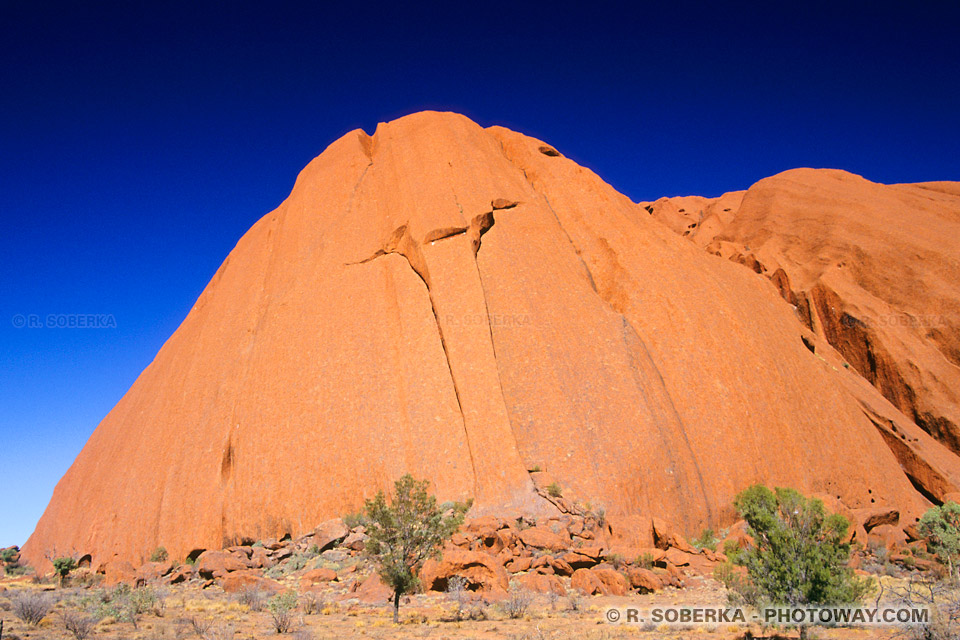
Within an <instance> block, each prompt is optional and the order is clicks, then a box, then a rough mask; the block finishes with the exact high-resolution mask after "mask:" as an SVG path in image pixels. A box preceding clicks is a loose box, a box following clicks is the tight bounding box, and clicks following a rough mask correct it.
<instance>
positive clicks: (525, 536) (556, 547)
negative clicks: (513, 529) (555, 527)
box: [517, 527, 567, 551]
mask: <svg viewBox="0 0 960 640" xmlns="http://www.w3.org/2000/svg"><path fill="white" fill-rule="evenodd" d="M517 537H518V538H520V541H521V542H523V544H525V545H526V546H528V547H533V548H534V549H549V550H550V551H560V550H563V549H565V548H566V547H567V543H566V542H564V540H563V538H561V537H560V536H559V535H557V534H556V533H554V532H553V531H550V530H549V529H545V528H542V527H531V528H529V529H524V530H523V531H521V532H520V533H519V534H518V535H517Z"/></svg>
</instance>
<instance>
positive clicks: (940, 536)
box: [917, 502, 960, 574]
mask: <svg viewBox="0 0 960 640" xmlns="http://www.w3.org/2000/svg"><path fill="white" fill-rule="evenodd" d="M917 528H918V530H919V531H920V535H922V536H923V537H924V538H926V541H927V549H929V550H930V552H931V553H933V554H934V555H936V556H937V558H938V559H939V560H940V562H942V563H943V564H945V565H947V566H948V567H950V570H951V571H950V573H951V574H952V573H953V569H954V568H955V567H956V561H957V556H958V555H960V505H958V504H957V503H956V502H947V503H945V504H943V505H942V506H939V507H933V508H931V509H930V510H928V511H927V512H926V513H925V514H923V516H922V517H921V518H920V524H919V525H918V527H917Z"/></svg>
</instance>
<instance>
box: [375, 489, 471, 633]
mask: <svg viewBox="0 0 960 640" xmlns="http://www.w3.org/2000/svg"><path fill="white" fill-rule="evenodd" d="M429 486H430V483H429V482H428V481H426V480H422V481H418V480H415V479H414V478H413V476H411V475H410V474H406V475H404V476H403V477H402V478H400V479H399V480H397V481H396V483H395V485H394V495H393V496H392V497H391V499H390V502H389V504H388V503H387V498H386V496H384V494H383V492H382V491H380V492H379V493H377V495H376V496H375V497H374V498H373V500H367V501H366V503H365V505H364V510H365V512H366V519H367V521H368V522H367V527H368V528H367V534H368V535H369V536H370V539H369V540H368V541H367V544H366V547H365V550H366V553H367V554H368V555H369V556H370V557H371V559H373V560H374V561H375V562H376V563H377V564H378V565H379V567H380V569H379V573H380V577H381V578H383V581H384V582H385V583H386V584H387V585H388V586H389V587H390V588H391V589H393V621H394V623H396V622H399V619H400V596H402V595H403V594H405V593H409V592H411V591H413V589H414V588H415V587H416V586H417V584H418V583H419V581H418V579H417V576H416V572H417V571H419V569H420V567H421V566H422V565H423V562H424V561H425V560H426V559H427V558H431V557H436V556H437V555H438V554H439V551H440V546H441V545H442V544H443V542H444V540H447V539H448V538H449V537H450V536H452V535H453V533H454V532H455V531H456V530H457V528H458V527H459V526H460V525H461V524H462V523H463V516H464V514H465V513H466V512H467V510H468V509H469V508H470V502H467V503H466V504H463V503H458V502H455V503H449V504H444V505H440V506H438V505H437V499H436V498H435V497H434V496H432V495H430V494H429V493H428V491H427V489H428V487H429Z"/></svg>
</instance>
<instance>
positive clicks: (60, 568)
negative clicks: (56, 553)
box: [53, 556, 77, 587]
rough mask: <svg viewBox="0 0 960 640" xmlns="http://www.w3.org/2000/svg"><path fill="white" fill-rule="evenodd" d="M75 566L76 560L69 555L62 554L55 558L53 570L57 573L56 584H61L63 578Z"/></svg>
mask: <svg viewBox="0 0 960 640" xmlns="http://www.w3.org/2000/svg"><path fill="white" fill-rule="evenodd" d="M76 568H77V561H76V560H74V559H73V558H71V557H68V556H64V557H62V558H56V559H55V560H54V561H53V571H54V573H56V574H57V585H58V586H61V587H62V586H63V579H64V578H66V577H67V576H68V575H69V574H70V572H71V571H73V570H74V569H76Z"/></svg>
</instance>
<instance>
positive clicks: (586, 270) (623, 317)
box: [500, 142, 713, 522]
mask: <svg viewBox="0 0 960 640" xmlns="http://www.w3.org/2000/svg"><path fill="white" fill-rule="evenodd" d="M500 148H501V151H502V152H503V155H504V157H505V158H506V159H507V160H508V161H509V162H510V163H511V164H512V165H513V166H514V167H515V168H517V169H519V170H520V171H521V172H522V173H523V177H524V180H526V182H527V184H528V185H530V188H531V189H532V190H533V191H534V193H536V194H537V195H538V196H540V197H541V198H542V199H543V202H544V203H545V204H546V206H547V209H548V210H549V211H550V213H551V214H552V215H553V218H554V220H555V221H556V223H557V226H558V227H559V229H560V231H561V232H562V233H563V235H564V236H565V237H566V239H567V241H568V242H569V243H570V247H571V248H572V249H573V251H574V253H575V254H576V256H577V259H578V260H579V261H580V265H581V266H582V268H583V270H584V273H585V274H586V276H587V280H588V282H589V283H590V287H591V288H592V289H593V291H594V293H596V294H597V297H598V298H599V299H600V300H601V302H602V303H603V305H604V306H605V307H606V308H607V309H609V310H610V311H611V312H613V313H615V314H617V315H618V316H619V317H620V318H621V320H622V322H623V324H624V335H625V343H626V342H628V341H627V339H626V336H627V331H628V330H629V332H630V333H631V334H632V335H633V336H634V337H635V338H636V340H637V341H638V342H639V346H641V347H642V353H643V354H644V355H645V359H646V360H647V361H648V364H649V369H650V372H652V373H654V374H655V375H656V376H657V380H658V382H659V384H660V386H661V388H662V389H663V391H664V395H665V403H666V404H667V406H668V407H669V410H670V412H671V413H672V415H673V417H674V419H675V420H676V425H677V428H678V431H679V435H680V437H681V438H682V441H683V445H682V446H683V448H685V449H686V453H687V456H688V458H689V460H690V461H691V463H692V464H693V467H694V469H695V470H696V475H697V479H698V483H699V486H700V496H701V498H702V501H703V504H704V507H705V509H706V513H707V521H708V522H710V521H712V517H713V509H712V508H711V505H710V502H709V500H708V498H707V492H706V484H705V482H704V479H703V472H702V470H701V469H700V463H699V461H698V460H697V457H696V455H695V453H694V450H693V447H692V446H691V444H690V439H689V437H688V435H687V430H686V427H685V426H684V424H683V420H682V418H681V417H680V414H679V412H678V411H677V409H676V406H675V405H674V403H673V399H672V398H671V397H670V394H669V392H668V391H667V387H666V383H665V382H664V380H663V375H662V374H661V373H660V370H659V368H657V365H656V363H655V362H654V361H653V359H652V357H651V356H650V353H649V351H648V350H647V348H646V344H645V343H644V342H643V340H642V339H641V338H640V335H639V333H638V332H637V330H636V327H634V326H633V324H632V323H631V322H630V319H629V318H627V317H626V315H624V314H623V313H622V312H621V311H620V310H619V309H618V308H617V307H616V306H615V305H614V304H613V303H612V302H611V301H610V300H608V299H607V298H606V297H605V296H604V295H603V293H602V292H601V291H600V289H599V287H598V286H597V283H596V280H595V278H594V277H593V272H592V271H591V270H590V267H589V266H588V265H587V263H586V261H585V260H584V259H583V252H582V251H581V250H580V247H579V246H578V245H577V243H576V242H575V241H574V240H573V237H572V236H571V235H570V233H568V232H567V230H566V228H564V226H563V223H562V222H561V220H560V216H559V215H558V214H557V212H556V210H555V209H554V208H553V204H552V203H551V202H550V198H549V197H548V196H547V194H546V193H545V192H544V191H543V190H541V189H540V188H538V186H537V185H536V184H535V183H534V181H533V180H531V179H530V177H529V176H528V175H527V172H526V170H525V169H524V168H523V167H521V166H519V165H518V164H517V163H516V162H515V161H514V159H513V158H511V157H510V155H509V154H508V153H507V151H506V149H505V148H504V147H503V144H502V142H501V145H500ZM633 351H634V350H632V349H630V348H629V347H628V352H630V353H631V357H633ZM634 364H635V366H634V369H635V370H639V369H638V367H637V364H638V363H636V362H635V363H634ZM635 384H636V385H637V388H638V390H639V391H640V392H641V393H642V394H643V395H644V396H646V393H645V390H644V388H643V386H642V385H641V384H640V383H639V381H636V380H635ZM650 406H651V408H652V407H653V405H650ZM658 429H659V425H658ZM661 441H662V442H663V444H664V446H665V447H667V448H668V450H669V449H670V445H669V443H668V439H667V438H666V437H664V434H663V432H662V430H661ZM678 482H679V481H678ZM678 486H680V485H678Z"/></svg>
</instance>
